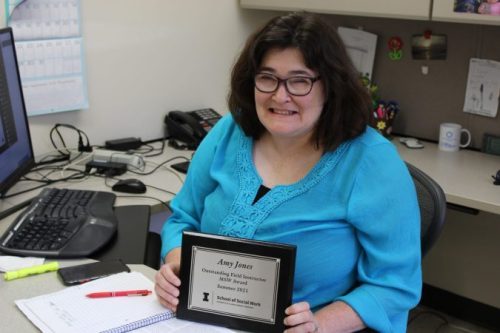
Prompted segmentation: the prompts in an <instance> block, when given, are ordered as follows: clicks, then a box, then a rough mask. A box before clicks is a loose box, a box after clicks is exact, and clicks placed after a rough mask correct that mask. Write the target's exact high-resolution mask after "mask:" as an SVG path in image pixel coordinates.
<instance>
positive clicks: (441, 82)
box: [327, 16, 500, 148]
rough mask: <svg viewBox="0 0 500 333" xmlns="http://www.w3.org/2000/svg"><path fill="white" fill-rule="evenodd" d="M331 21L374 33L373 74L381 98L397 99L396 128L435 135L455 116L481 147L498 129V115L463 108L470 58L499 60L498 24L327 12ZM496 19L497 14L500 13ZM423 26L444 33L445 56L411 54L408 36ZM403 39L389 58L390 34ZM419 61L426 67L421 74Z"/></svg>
mask: <svg viewBox="0 0 500 333" xmlns="http://www.w3.org/2000/svg"><path fill="white" fill-rule="evenodd" d="M327 17H328V18H329V20H330V21H331V22H332V23H333V24H335V25H342V26H348V27H352V28H357V27H361V28H362V29H364V30H365V31H368V32H372V33H375V34H377V35H378V43H377V54H376V56H375V64H374V71H373V78H374V81H375V83H377V84H378V86H379V92H380V95H381V97H382V98H383V99H387V100H389V99H394V100H396V101H398V102H399V103H400V104H401V112H400V114H399V115H398V117H397V119H396V121H395V125H394V131H395V132H398V133H402V134H406V135H411V136H416V137H420V138H425V139H430V140H436V141H437V139H438V134H439V124H440V123H442V122H457V123H460V124H462V125H463V126H464V127H466V128H468V129H470V131H471V133H472V137H473V140H472V146H474V147H476V148H480V147H481V143H482V135H483V133H485V132H486V133H493V134H497V135H500V117H499V116H497V117H496V118H488V117H484V116H478V115H472V114H469V113H464V112H463V106H464V100H465V89H466V84H467V74H468V70H469V59H470V58H482V59H490V60H495V61H500V42H499V41H500V26H490V25H472V24H459V23H440V22H427V21H411V20H396V19H380V18H361V17H350V16H327ZM499 20H500V17H499ZM425 30H431V31H432V33H433V34H439V35H446V36H447V45H448V50H447V57H446V59H445V60H414V59H412V55H411V37H412V36H413V35H422V34H423V33H424V31H425ZM392 36H399V37H401V38H402V40H403V43H404V45H403V57H402V59H401V60H391V59H389V56H388V53H389V48H388V45H387V42H388V40H389V38H390V37H392ZM422 66H428V70H429V73H428V74H427V75H423V74H422Z"/></svg>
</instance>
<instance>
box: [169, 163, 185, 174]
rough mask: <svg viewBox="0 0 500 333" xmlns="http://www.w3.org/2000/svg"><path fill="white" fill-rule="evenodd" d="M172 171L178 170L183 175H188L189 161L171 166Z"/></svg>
mask: <svg viewBox="0 0 500 333" xmlns="http://www.w3.org/2000/svg"><path fill="white" fill-rule="evenodd" d="M171 167H172V169H174V170H177V171H179V172H182V173H187V171H188V168H189V161H186V162H179V163H175V164H172V165H171Z"/></svg>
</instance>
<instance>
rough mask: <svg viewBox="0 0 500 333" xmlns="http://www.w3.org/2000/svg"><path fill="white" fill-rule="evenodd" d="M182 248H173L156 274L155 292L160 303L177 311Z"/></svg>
mask: <svg viewBox="0 0 500 333" xmlns="http://www.w3.org/2000/svg"><path fill="white" fill-rule="evenodd" d="M179 257H180V249H179V250H177V249H174V250H172V251H171V252H170V253H169V254H168V255H167V257H166V262H167V263H166V264H165V265H163V266H162V267H161V268H160V270H159V271H158V272H157V273H156V275H155V292H156V295H157V296H158V300H159V301H160V303H161V304H162V305H163V306H165V307H166V308H167V309H169V310H172V311H174V312H176V311H177V304H179V286H180V285H181V280H180V279H179V277H178V275H179V269H180V258H179Z"/></svg>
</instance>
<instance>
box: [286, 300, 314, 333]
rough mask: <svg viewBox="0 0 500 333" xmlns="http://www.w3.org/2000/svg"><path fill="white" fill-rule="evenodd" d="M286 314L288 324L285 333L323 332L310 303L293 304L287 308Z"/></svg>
mask: <svg viewBox="0 0 500 333" xmlns="http://www.w3.org/2000/svg"><path fill="white" fill-rule="evenodd" d="M285 314H286V317H285V325H286V326H288V328H287V329H286V330H285V333H312V332H314V333H321V330H320V327H319V324H318V322H317V320H316V318H315V317H314V314H313V313H312V311H311V308H310V307H309V303H307V302H300V303H295V304H292V305H290V306H289V307H288V308H286V310H285Z"/></svg>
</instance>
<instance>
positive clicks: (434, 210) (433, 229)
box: [406, 163, 446, 258]
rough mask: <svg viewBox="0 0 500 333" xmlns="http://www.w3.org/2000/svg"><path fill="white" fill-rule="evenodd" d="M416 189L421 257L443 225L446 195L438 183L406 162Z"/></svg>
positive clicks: (432, 243)
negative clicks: (418, 207)
mask: <svg viewBox="0 0 500 333" xmlns="http://www.w3.org/2000/svg"><path fill="white" fill-rule="evenodd" d="M406 165H407V166H408V170H409V171H410V175H411V176H412V178H413V182H414V183H415V187H416V190H417V196H418V204H419V206H420V220H421V224H420V225H421V235H420V241H421V247H422V258H423V257H424V256H425V255H426V254H427V252H428V251H429V250H430V248H431V247H432V246H433V245H434V243H435V242H436V240H437V239H438V237H439V235H440V234H441V230H442V228H443V225H444V220H445V216H446V197H445V195H444V192H443V189H442V188H441V186H439V184H438V183H437V182H436V181H435V180H434V179H432V178H431V177H429V176H428V175H427V174H425V173H424V172H423V171H422V170H420V169H418V168H417V167H415V166H414V165H411V164H410V163H406Z"/></svg>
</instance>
